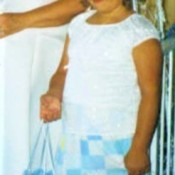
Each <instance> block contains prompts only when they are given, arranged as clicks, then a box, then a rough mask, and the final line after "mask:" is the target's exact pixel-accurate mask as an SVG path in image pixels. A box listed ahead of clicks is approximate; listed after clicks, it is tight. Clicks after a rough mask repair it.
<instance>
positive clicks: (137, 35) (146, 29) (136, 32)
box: [132, 15, 160, 47]
mask: <svg viewBox="0 0 175 175" xmlns="http://www.w3.org/2000/svg"><path fill="white" fill-rule="evenodd" d="M133 25H134V26H133V43H132V44H133V47H136V46H137V45H139V44H141V43H142V42H144V41H146V40H149V39H157V40H160V37H159V32H158V30H157V29H156V28H155V27H154V26H153V24H152V23H151V22H150V21H149V20H148V19H146V18H145V17H143V16H141V15H138V17H137V19H135V20H134V21H133Z"/></svg>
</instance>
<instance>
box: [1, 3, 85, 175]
mask: <svg viewBox="0 0 175 175" xmlns="http://www.w3.org/2000/svg"><path fill="white" fill-rule="evenodd" d="M67 4H69V5H67ZM41 6H42V7H41ZM34 8H36V9H34ZM33 9H34V10H33ZM84 10H85V7H84V6H83V5H82V3H80V2H79V0H60V1H55V2H53V1H52V0H27V1H26V0H25V1H23V0H12V1H11V0H1V1H0V12H1V13H2V14H1V15H0V37H1V38H3V39H1V40H0V104H1V105H0V174H1V175H11V174H13V175H20V174H22V172H23V171H24V169H25V168H26V167H27V163H28V158H29V157H28V156H29V150H30V147H31V143H32V142H33V137H34V134H35V133H36V131H37V130H36V129H38V116H39V109H38V104H39V96H40V94H41V93H43V92H44V91H45V90H46V88H47V84H48V80H49V79H50V75H51V74H52V73H53V70H54V69H55V66H56V65H57V64H58V63H59V59H60V56H59V55H60V53H61V52H62V47H63V43H64V39H65V33H66V29H67V26H66V25H64V24H65V23H68V22H69V21H70V20H71V18H72V17H73V16H75V15H76V14H78V13H80V12H82V11H84ZM61 25H64V26H62V27H53V28H47V29H28V30H25V31H24V29H26V28H33V27H38V28H43V27H51V26H61ZM19 31H21V32H20V33H17V34H15V35H11V34H13V33H16V32H19ZM9 35H11V36H9ZM7 36H8V37H7ZM5 37H6V38H5ZM55 132H58V131H55Z"/></svg>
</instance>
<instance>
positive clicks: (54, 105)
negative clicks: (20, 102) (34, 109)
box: [40, 94, 61, 122]
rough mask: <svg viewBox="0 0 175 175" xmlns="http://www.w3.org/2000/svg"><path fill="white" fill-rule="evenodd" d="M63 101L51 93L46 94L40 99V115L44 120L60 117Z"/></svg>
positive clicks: (50, 120)
mask: <svg viewBox="0 0 175 175" xmlns="http://www.w3.org/2000/svg"><path fill="white" fill-rule="evenodd" d="M60 115H61V102H60V100H59V99H58V98H57V97H55V96H53V95H50V94H44V95H43V96H41V99H40V117H41V119H43V120H44V122H52V121H55V120H57V119H59V118H60Z"/></svg>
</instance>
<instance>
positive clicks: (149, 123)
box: [125, 39, 162, 174]
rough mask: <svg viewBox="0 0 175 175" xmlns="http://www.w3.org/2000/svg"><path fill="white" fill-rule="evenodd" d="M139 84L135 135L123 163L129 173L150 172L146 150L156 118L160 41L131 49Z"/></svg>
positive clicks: (145, 43) (160, 58)
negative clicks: (139, 100)
mask: <svg viewBox="0 0 175 175" xmlns="http://www.w3.org/2000/svg"><path fill="white" fill-rule="evenodd" d="M133 57H134V62H135V67H136V71H137V75H138V84H139V86H140V91H141V102H140V106H139V110H138V118H137V125H136V131H135V135H134V137H133V142H132V145H131V148H130V150H129V152H128V154H127V155H126V157H125V164H126V167H127V169H128V171H129V174H136V173H141V174H142V173H144V172H146V171H149V168H150V160H149V156H148V150H149V147H150V143H151V140H152V137H153V133H154V130H155V127H156V124H157V120H158V112H159V104H160V92H161V68H162V52H161V46H160V43H159V42H158V41H157V40H155V39H150V40H147V41H145V42H144V43H142V44H140V45H139V46H137V47H136V48H134V50H133Z"/></svg>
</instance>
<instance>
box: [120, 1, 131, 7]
mask: <svg viewBox="0 0 175 175" xmlns="http://www.w3.org/2000/svg"><path fill="white" fill-rule="evenodd" d="M122 2H123V5H124V6H125V7H127V8H129V9H132V0H122Z"/></svg>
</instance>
